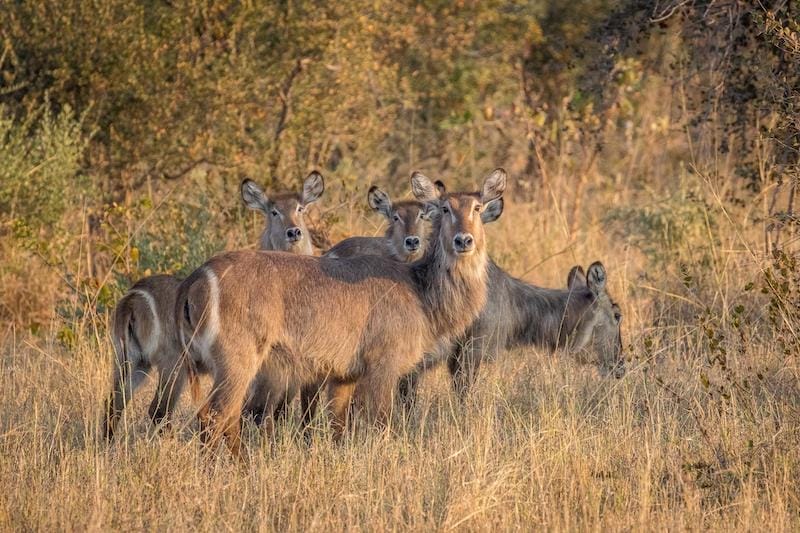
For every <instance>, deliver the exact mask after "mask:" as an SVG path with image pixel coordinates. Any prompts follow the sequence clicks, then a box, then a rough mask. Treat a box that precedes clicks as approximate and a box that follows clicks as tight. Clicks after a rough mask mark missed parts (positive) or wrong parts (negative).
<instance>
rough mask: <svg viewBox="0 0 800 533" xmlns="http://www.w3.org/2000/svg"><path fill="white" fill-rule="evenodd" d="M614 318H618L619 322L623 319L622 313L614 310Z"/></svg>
mask: <svg viewBox="0 0 800 533" xmlns="http://www.w3.org/2000/svg"><path fill="white" fill-rule="evenodd" d="M614 320H616V321H617V322H619V321H620V320H622V313H620V312H619V311H615V312H614Z"/></svg>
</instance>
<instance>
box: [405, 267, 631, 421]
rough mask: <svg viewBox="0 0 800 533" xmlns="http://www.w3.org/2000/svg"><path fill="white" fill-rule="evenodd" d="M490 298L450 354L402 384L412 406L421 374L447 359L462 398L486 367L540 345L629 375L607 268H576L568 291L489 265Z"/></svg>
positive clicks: (603, 370)
mask: <svg viewBox="0 0 800 533" xmlns="http://www.w3.org/2000/svg"><path fill="white" fill-rule="evenodd" d="M488 275H489V278H488V286H489V289H488V297H487V301H486V306H485V307H484V308H483V310H482V311H481V313H480V316H479V317H478V319H477V320H476V321H475V322H474V323H473V324H472V325H471V326H470V327H469V329H468V330H467V333H466V335H464V336H463V337H462V338H461V339H459V340H458V341H457V342H456V343H454V344H453V346H452V347H451V349H450V350H449V351H445V352H444V353H441V352H440V353H439V354H438V355H434V356H429V358H428V360H427V361H425V362H424V363H423V364H422V365H420V367H419V368H418V369H417V370H416V371H415V372H413V373H411V374H409V375H408V376H406V377H405V378H404V379H403V380H402V382H401V384H400V395H401V399H402V400H403V402H404V403H405V404H406V406H408V405H409V404H411V403H413V401H414V397H415V394H416V388H417V382H418V379H419V376H420V373H421V372H422V370H424V369H425V368H428V367H431V366H434V365H435V364H436V363H437V361H440V360H442V359H446V360H447V366H448V369H449V370H450V374H451V377H452V380H453V387H454V388H455V390H456V392H457V393H458V394H459V396H460V397H461V398H462V399H463V398H464V397H465V395H466V393H467V392H468V390H469V389H470V387H471V386H472V384H473V383H474V381H475V376H476V373H477V371H478V368H479V367H480V364H481V362H482V361H483V360H484V359H486V358H492V357H494V356H495V355H496V354H498V353H500V352H502V351H503V350H509V349H512V348H517V347H522V346H538V347H542V348H545V349H548V350H551V351H555V350H556V349H564V350H566V351H568V352H570V353H573V354H575V355H576V357H577V359H578V360H579V361H581V362H586V363H595V364H597V366H598V367H599V369H600V372H601V374H606V375H613V376H614V377H617V378H620V377H622V376H623V375H624V374H625V363H624V360H623V358H622V340H621V333H620V322H621V320H622V314H621V312H620V308H619V305H617V304H616V303H615V302H614V301H613V299H612V298H611V296H610V295H609V294H608V290H607V286H606V281H607V275H606V270H605V267H603V265H602V263H600V262H595V263H592V264H591V265H590V266H589V269H588V275H585V274H584V271H583V269H582V268H581V267H580V266H574V267H572V269H571V270H570V272H569V274H568V276H567V288H566V289H546V288H542V287H537V286H535V285H531V284H529V283H526V282H524V281H522V280H519V279H516V278H514V277H512V276H510V275H509V274H508V273H506V272H505V271H504V270H502V269H501V268H500V267H499V266H497V265H496V264H495V263H494V261H492V260H491V259H490V260H489V264H488Z"/></svg>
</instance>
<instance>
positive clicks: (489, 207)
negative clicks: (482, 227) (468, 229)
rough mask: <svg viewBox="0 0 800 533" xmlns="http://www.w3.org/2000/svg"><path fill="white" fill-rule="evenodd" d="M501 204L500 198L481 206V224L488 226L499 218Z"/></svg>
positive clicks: (501, 210)
mask: <svg viewBox="0 0 800 533" xmlns="http://www.w3.org/2000/svg"><path fill="white" fill-rule="evenodd" d="M503 204H504V202H503V197H502V196H501V197H500V198H497V199H496V200H492V201H491V202H489V203H488V204H485V205H484V206H483V211H481V222H483V223H484V224H488V223H489V222H494V221H495V220H497V219H498V218H500V215H502V214H503Z"/></svg>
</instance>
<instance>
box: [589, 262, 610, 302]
mask: <svg viewBox="0 0 800 533" xmlns="http://www.w3.org/2000/svg"><path fill="white" fill-rule="evenodd" d="M586 284H587V285H588V286H589V290H590V291H592V292H593V293H594V294H595V295H599V294H601V293H602V292H603V291H605V290H606V267H604V266H603V263H601V262H600V261H595V262H594V263H592V264H591V265H589V272H588V273H587V274H586Z"/></svg>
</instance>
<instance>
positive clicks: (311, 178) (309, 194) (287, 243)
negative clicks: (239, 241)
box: [241, 171, 325, 255]
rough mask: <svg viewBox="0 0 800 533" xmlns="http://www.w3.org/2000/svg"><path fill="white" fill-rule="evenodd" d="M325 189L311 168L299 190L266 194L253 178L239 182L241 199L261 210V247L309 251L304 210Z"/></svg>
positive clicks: (310, 249)
mask: <svg viewBox="0 0 800 533" xmlns="http://www.w3.org/2000/svg"><path fill="white" fill-rule="evenodd" d="M324 190H325V182H324V180H323V179H322V175H321V174H320V173H319V172H317V171H313V172H311V174H309V175H308V177H307V178H306V180H305V182H304V183H303V190H302V192H301V193H300V194H296V193H285V194H278V195H274V196H271V197H267V195H266V194H264V191H262V190H261V188H260V187H259V186H258V185H257V184H256V182H254V181H253V180H250V179H246V180H244V181H243V182H242V186H241V191H242V200H243V201H244V204H245V205H246V206H247V207H249V208H250V209H255V210H257V211H261V212H262V213H264V216H265V217H266V227H265V228H264V232H263V233H262V234H261V239H260V247H261V249H262V250H279V251H285V252H286V251H288V252H294V253H299V254H306V255H311V254H312V253H313V249H312V247H311V239H310V235H309V232H308V228H307V227H306V222H305V218H304V217H305V212H306V209H307V208H308V206H309V205H310V204H312V203H314V202H316V201H317V200H318V199H319V197H320V196H322V193H323V191H324Z"/></svg>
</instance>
